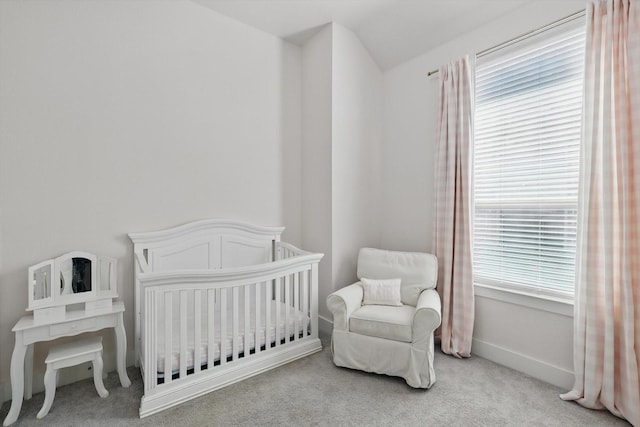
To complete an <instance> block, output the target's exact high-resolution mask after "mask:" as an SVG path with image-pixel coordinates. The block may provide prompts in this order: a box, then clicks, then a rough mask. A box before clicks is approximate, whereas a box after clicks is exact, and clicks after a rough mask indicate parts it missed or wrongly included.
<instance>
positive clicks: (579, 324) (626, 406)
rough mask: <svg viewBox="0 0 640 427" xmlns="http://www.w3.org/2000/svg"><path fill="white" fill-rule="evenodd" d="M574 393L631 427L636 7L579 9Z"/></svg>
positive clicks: (638, 286)
mask: <svg viewBox="0 0 640 427" xmlns="http://www.w3.org/2000/svg"><path fill="white" fill-rule="evenodd" d="M584 93H585V106H584V124H583V141H582V144H583V145H582V152H581V176H580V181H581V182H580V186H581V187H580V202H579V224H578V247H579V251H578V254H577V260H576V262H577V267H576V271H577V274H576V306H575V318H574V335H575V336H574V370H575V384H574V386H573V389H572V390H571V391H570V392H568V393H566V394H564V395H562V396H561V397H562V398H563V399H565V400H575V401H577V402H578V403H580V404H581V405H583V406H586V407H588V408H595V409H604V408H606V409H608V410H609V411H611V412H612V413H613V414H615V415H617V416H619V417H623V418H626V419H627V420H628V421H629V422H631V423H632V424H634V425H636V426H640V386H639V382H640V380H639V378H638V374H639V372H638V368H639V366H640V1H636V0H609V1H605V0H596V1H591V2H590V3H589V4H588V5H587V55H586V76H585V92H584Z"/></svg>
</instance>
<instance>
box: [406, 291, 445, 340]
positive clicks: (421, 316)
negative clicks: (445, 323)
mask: <svg viewBox="0 0 640 427" xmlns="http://www.w3.org/2000/svg"><path fill="white" fill-rule="evenodd" d="M440 311H441V303H440V296H439V295H438V292H437V291H436V290H435V289H426V290H424V291H422V293H421V294H420V297H419V298H418V303H417V304H416V313H415V314H414V316H413V342H414V344H416V343H417V342H418V341H422V340H427V339H428V338H429V336H430V334H432V333H433V331H435V329H436V328H437V327H438V326H440V322H441V320H442V318H441V313H440Z"/></svg>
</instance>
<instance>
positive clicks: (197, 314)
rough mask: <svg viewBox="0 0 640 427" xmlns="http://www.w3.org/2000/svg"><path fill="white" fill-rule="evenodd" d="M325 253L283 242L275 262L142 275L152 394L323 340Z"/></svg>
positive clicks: (147, 383) (146, 370)
mask: <svg viewBox="0 0 640 427" xmlns="http://www.w3.org/2000/svg"><path fill="white" fill-rule="evenodd" d="M322 256H323V255H322V254H312V253H309V252H305V251H302V250H300V249H298V248H296V247H294V246H292V245H289V244H286V243H279V247H278V248H277V255H276V259H277V260H276V261H274V262H272V263H269V264H263V265H257V266H249V267H242V268H230V269H223V270H185V271H171V272H166V273H141V274H138V276H137V279H138V281H139V286H140V293H141V296H142V303H141V307H140V314H141V319H140V322H141V335H142V336H141V342H143V343H145V344H144V346H143V348H142V349H141V354H140V356H141V362H142V363H141V365H142V366H141V367H142V373H143V376H144V387H145V391H144V393H145V397H147V396H150V395H153V394H154V393H156V392H158V391H159V389H165V388H166V387H168V386H171V385H172V384H173V385H176V386H178V385H179V384H180V383H182V382H184V381H188V382H193V379H194V378H196V377H198V376H201V375H209V376H210V375H211V374H212V373H213V372H214V371H216V370H219V371H223V370H225V369H233V367H234V366H238V365H239V364H240V365H241V364H243V363H251V360H252V359H254V358H257V357H260V356H261V355H264V353H268V352H277V351H278V349H279V348H280V347H282V346H285V345H287V344H289V343H297V342H304V341H305V340H311V339H315V340H317V338H318V323H317V318H318V316H317V292H318V263H319V261H320V259H321V258H322ZM174 355H176V357H174Z"/></svg>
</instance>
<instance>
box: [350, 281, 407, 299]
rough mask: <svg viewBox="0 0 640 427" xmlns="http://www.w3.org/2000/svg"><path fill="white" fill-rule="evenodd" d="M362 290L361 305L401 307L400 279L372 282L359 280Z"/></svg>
mask: <svg viewBox="0 0 640 427" xmlns="http://www.w3.org/2000/svg"><path fill="white" fill-rule="evenodd" d="M360 283H362V288H363V289H364V297H363V298H362V305H374V304H375V305H393V306H401V305H402V298H401V294H400V279H386V280H373V279H365V278H364V277H363V278H362V279H360Z"/></svg>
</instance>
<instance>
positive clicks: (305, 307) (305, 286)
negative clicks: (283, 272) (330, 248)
mask: <svg viewBox="0 0 640 427" xmlns="http://www.w3.org/2000/svg"><path fill="white" fill-rule="evenodd" d="M302 312H303V313H304V314H305V315H306V316H309V270H305V271H303V272H302ZM307 335H309V328H307V327H304V328H302V336H303V337H306V336H307Z"/></svg>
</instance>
